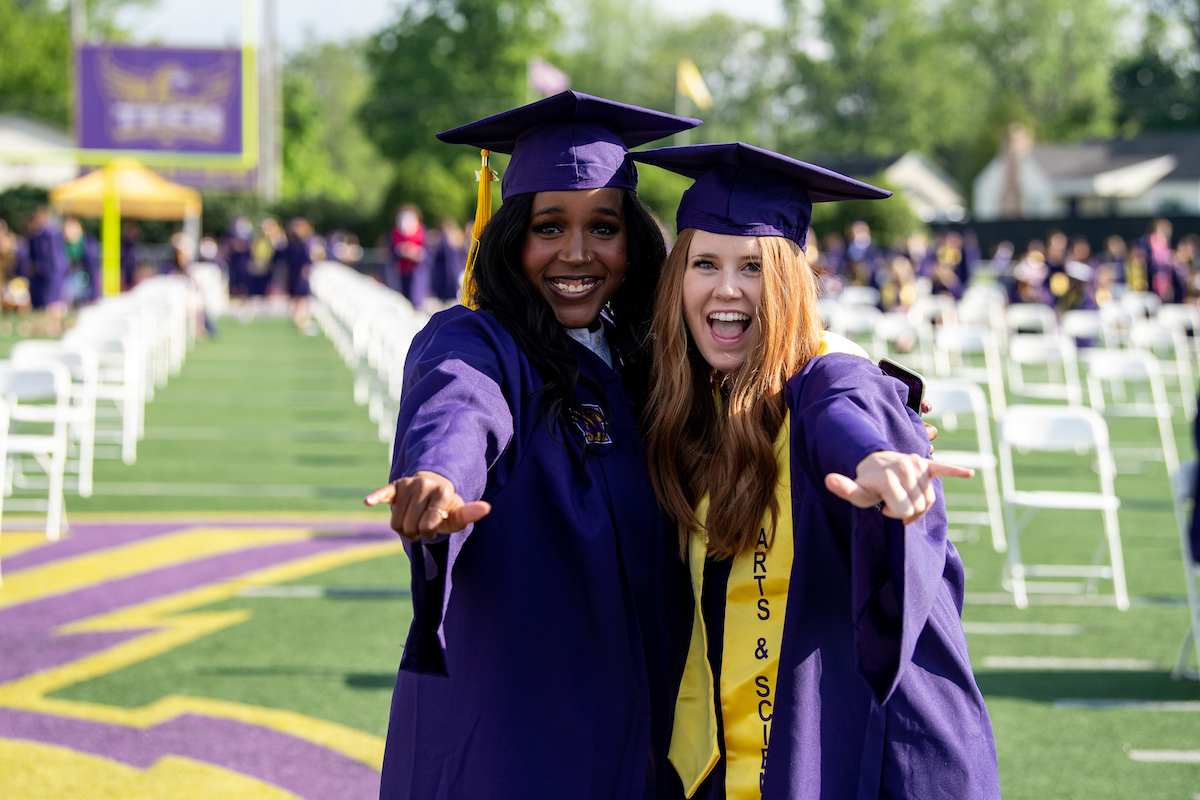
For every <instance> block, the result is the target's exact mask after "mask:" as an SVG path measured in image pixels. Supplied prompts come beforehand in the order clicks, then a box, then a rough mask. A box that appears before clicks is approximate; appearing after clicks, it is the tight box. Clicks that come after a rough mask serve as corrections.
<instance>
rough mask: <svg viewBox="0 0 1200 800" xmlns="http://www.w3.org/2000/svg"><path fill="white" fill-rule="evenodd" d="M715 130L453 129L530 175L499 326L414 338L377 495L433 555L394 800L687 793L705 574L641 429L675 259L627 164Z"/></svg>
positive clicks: (515, 214)
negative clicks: (691, 570)
mask: <svg viewBox="0 0 1200 800" xmlns="http://www.w3.org/2000/svg"><path fill="white" fill-rule="evenodd" d="M697 124H699V120H694V119H686V118H680V117H676V116H673V115H670V114H663V113H659V112H656V111H650V110H647V109H642V108H638V107H635V106H628V105H624V104H621V103H613V102H610V101H607V100H602V99H600V98H595V97H590V96H588V95H584V94H580V93H576V92H564V93H562V94H560V95H556V96H554V97H550V98H547V99H546V100H542V101H539V102H537V103H533V104H531V105H529V106H524V107H521V108H518V109H515V110H512V111H509V112H505V113H503V114H499V115H496V116H494V117H490V118H488V119H484V120H481V121H479V122H476V123H472V124H469V125H466V126H463V127H461V128H456V129H454V130H452V131H448V132H446V133H443V134H440V135H439V138H441V139H442V140H443V141H447V142H451V143H462V144H470V145H472V146H475V147H481V148H485V149H487V150H494V151H498V152H502V153H511V154H512V159H511V161H510V163H509V166H508V169H507V170H506V171H505V173H504V177H503V181H502V184H501V192H502V196H503V199H504V203H503V205H502V206H501V208H500V209H499V211H498V212H497V214H496V216H495V217H493V218H492V219H491V220H490V222H488V224H487V226H486V228H485V229H484V230H483V234H482V237H481V239H480V242H479V245H478V251H477V252H478V255H477V260H476V262H475V263H474V266H473V272H472V273H470V274H469V275H468V276H467V279H466V286H467V287H468V290H467V291H468V296H467V298H466V302H469V303H470V305H472V306H474V307H475V310H472V309H471V308H467V307H464V306H457V307H455V308H452V309H449V310H446V311H443V312H441V313H439V314H436V315H434V317H433V318H432V319H431V320H430V322H429V324H428V326H427V327H426V328H425V329H424V330H423V331H422V332H421V333H420V334H418V335H417V337H416V338H415V339H414V341H413V343H412V346H411V348H410V349H409V353H408V357H407V361H406V363H405V373H404V389H403V394H402V399H401V406H400V416H399V420H398V423H397V433H396V443H395V449H394V461H393V465H392V472H391V480H392V483H391V484H389V485H388V486H387V487H384V488H382V489H380V490H377V491H375V492H373V493H372V494H371V495H369V496H368V497H367V500H366V502H367V503H368V505H373V504H378V503H383V502H388V503H390V504H391V506H392V527H393V528H394V529H395V530H396V531H398V532H399V533H400V534H401V535H402V536H404V537H405V539H406V548H407V550H408V553H409V557H410V559H411V563H412V597H413V623H412V627H411V629H410V632H409V636H408V640H407V643H406V644H405V648H404V655H403V659H402V660H401V664H400V672H399V675H398V677H397V681H396V687H395V691H394V694H393V699H392V709H391V718H390V722H389V726H388V738H387V746H386V750H385V754H384V763H383V775H382V780H381V785H380V797H381V798H385V800H397V799H398V798H420V800H425V799H426V798H500V799H501V800H503V799H504V798H512V800H529V799H533V800H537V799H539V798H545V799H546V800H552V799H553V800H557V799H558V798H568V797H569V798H595V799H596V800H601V799H603V800H613V798H622V799H624V798H653V797H658V796H661V795H662V794H663V793H664V792H665V791H666V786H667V784H666V783H664V782H665V781H666V780H667V779H668V775H669V770H668V769H667V767H666V748H667V736H668V733H669V731H670V715H671V713H672V705H673V701H674V695H673V688H672V683H673V682H672V680H671V678H670V670H671V668H672V666H676V665H678V664H681V658H680V659H679V660H678V661H677V662H672V655H673V652H675V651H673V650H672V642H673V640H672V639H671V636H670V632H671V631H672V630H680V629H682V630H684V631H685V632H686V631H687V630H688V628H687V620H688V616H687V615H688V614H690V611H689V610H688V609H687V608H686V607H684V606H683V604H681V603H676V605H675V607H677V608H681V609H682V611H683V616H682V617H681V620H682V624H680V621H679V620H676V622H675V625H674V626H672V625H671V620H670V619H669V614H670V612H671V607H669V606H668V604H667V599H668V598H669V597H670V598H675V597H680V596H686V584H685V581H686V577H685V576H684V575H683V574H682V569H681V565H679V564H678V562H677V560H676V559H674V558H672V557H671V556H670V552H669V551H670V548H671V543H670V541H669V539H668V528H667V526H666V520H665V518H664V517H663V515H662V512H661V510H660V509H659V507H658V504H657V502H656V500H655V496H654V491H653V488H652V487H651V484H650V478H649V474H648V472H647V469H646V461H645V452H644V448H643V444H642V440H641V436H640V431H639V426H638V422H639V419H638V412H639V409H640V406H641V405H642V404H643V401H644V395H645V391H646V386H647V384H648V374H649V364H650V353H649V347H648V344H647V340H646V333H647V331H648V328H649V323H650V313H651V306H652V300H653V294H654V289H655V286H656V285H657V281H658V274H659V270H660V269H661V266H662V261H663V259H664V258H665V256H666V248H665V245H664V243H663V240H662V236H661V234H660V233H659V230H658V227H657V225H656V224H655V222H654V219H653V217H652V216H651V214H650V212H649V211H648V209H647V208H646V207H645V206H644V205H642V203H641V202H640V201H639V200H638V198H637V195H636V194H635V188H636V182H637V171H636V169H635V168H634V167H633V165H632V163H630V162H627V161H626V160H625V154H626V152H627V148H629V147H633V146H636V145H639V144H643V143H645V142H649V141H654V140H656V139H660V138H662V137H664V136H669V135H671V134H673V133H676V132H678V131H681V130H686V129H688V128H692V127H694V126H695V125H697ZM485 179H486V177H485ZM672 580H677V581H678V583H677V584H675V585H672ZM678 655H680V656H681V655H682V653H678Z"/></svg>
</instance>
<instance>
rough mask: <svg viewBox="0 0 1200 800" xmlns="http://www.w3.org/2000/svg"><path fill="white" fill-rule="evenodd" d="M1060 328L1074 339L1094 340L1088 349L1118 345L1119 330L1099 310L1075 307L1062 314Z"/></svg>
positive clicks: (1065, 334) (1063, 333) (1064, 334)
mask: <svg viewBox="0 0 1200 800" xmlns="http://www.w3.org/2000/svg"><path fill="white" fill-rule="evenodd" d="M1059 330H1060V332H1061V333H1062V335H1063V336H1069V337H1071V338H1072V339H1088V340H1091V341H1092V342H1094V344H1092V345H1090V346H1089V347H1088V348H1087V349H1089V350H1090V349H1094V348H1097V347H1116V346H1118V344H1119V342H1118V340H1117V330H1116V328H1115V327H1114V326H1113V325H1112V324H1111V323H1109V322H1108V321H1107V320H1106V319H1105V318H1104V315H1103V314H1101V313H1100V312H1099V311H1090V310H1085V309H1074V310H1071V311H1067V312H1065V313H1064V314H1063V315H1062V321H1061V322H1060V323H1059Z"/></svg>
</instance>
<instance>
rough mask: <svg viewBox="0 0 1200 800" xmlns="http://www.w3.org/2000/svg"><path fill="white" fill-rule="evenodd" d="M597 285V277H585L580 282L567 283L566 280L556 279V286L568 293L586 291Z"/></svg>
mask: <svg viewBox="0 0 1200 800" xmlns="http://www.w3.org/2000/svg"><path fill="white" fill-rule="evenodd" d="M595 285H596V279H595V278H583V279H581V280H580V281H579V282H578V283H574V282H572V283H567V282H565V281H554V288H555V289H558V290H559V291H560V292H564V293H566V294H580V293H582V292H586V291H588V290H589V289H591V288H592V287H593V286H595Z"/></svg>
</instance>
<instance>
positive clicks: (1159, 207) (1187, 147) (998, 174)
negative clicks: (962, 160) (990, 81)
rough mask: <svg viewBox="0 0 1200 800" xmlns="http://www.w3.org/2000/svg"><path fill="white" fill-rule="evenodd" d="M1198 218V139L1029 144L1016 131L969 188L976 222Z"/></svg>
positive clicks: (1183, 134) (1172, 135)
mask: <svg viewBox="0 0 1200 800" xmlns="http://www.w3.org/2000/svg"><path fill="white" fill-rule="evenodd" d="M1159 214H1164V215H1165V214H1200V132H1189V131H1179V132H1162V133H1147V134H1143V135H1141V136H1138V137H1136V138H1134V139H1108V140H1099V141H1088V142H1079V143H1075V144H1058V143H1055V144H1038V145H1034V144H1033V143H1032V142H1031V141H1030V139H1029V136H1028V134H1027V132H1026V131H1025V130H1024V129H1023V128H1022V127H1020V126H1014V127H1013V128H1012V129H1010V131H1009V136H1008V138H1007V140H1006V141H1005V143H1004V146H1003V147H1002V148H1001V150H1000V152H999V153H998V154H997V155H996V157H995V158H994V159H992V161H991V162H990V163H989V164H988V165H987V166H986V167H985V168H984V170H983V171H982V172H981V173H979V177H977V178H976V179H975V185H974V208H973V209H972V216H973V217H974V218H975V219H977V220H993V219H1061V218H1065V217H1103V216H1118V217H1150V216H1156V215H1159Z"/></svg>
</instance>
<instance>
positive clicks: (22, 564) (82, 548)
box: [0, 522, 192, 573]
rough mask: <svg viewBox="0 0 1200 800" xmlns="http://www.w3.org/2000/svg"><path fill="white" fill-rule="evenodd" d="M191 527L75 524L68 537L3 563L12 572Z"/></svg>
mask: <svg viewBox="0 0 1200 800" xmlns="http://www.w3.org/2000/svg"><path fill="white" fill-rule="evenodd" d="M189 527H192V526H190V525H178V524H176V525H168V524H166V523H160V522H155V523H144V524H139V523H134V524H129V525H105V526H97V525H72V526H71V532H70V533H69V534H68V536H67V538H65V539H59V540H58V541H57V542H47V543H46V544H43V545H39V546H37V547H35V548H33V549H32V550H26V551H24V552H23V553H17V554H15V555H11V556H8V557H6V558H5V559H4V565H3V566H4V571H5V572H6V573H12V572H16V571H17V570H20V569H29V568H30V567H38V566H41V565H42V564H48V563H49V562H51V561H58V560H59V559H62V558H73V557H74V556H81V555H85V554H87V553H93V552H95V551H97V550H106V549H108V548H110V547H120V546H121V545H124V544H129V543H130V542H136V541H138V540H139V539H148V538H150V537H152V536H161V535H162V534H164V533H171V532H173V531H176V530H181V529H184V528H189ZM98 528H99V530H98ZM108 529H111V530H108ZM3 536H4V534H3V532H0V537H3Z"/></svg>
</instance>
